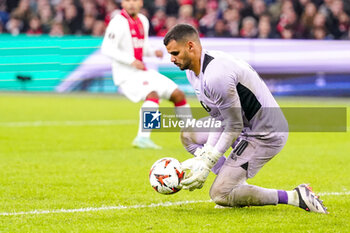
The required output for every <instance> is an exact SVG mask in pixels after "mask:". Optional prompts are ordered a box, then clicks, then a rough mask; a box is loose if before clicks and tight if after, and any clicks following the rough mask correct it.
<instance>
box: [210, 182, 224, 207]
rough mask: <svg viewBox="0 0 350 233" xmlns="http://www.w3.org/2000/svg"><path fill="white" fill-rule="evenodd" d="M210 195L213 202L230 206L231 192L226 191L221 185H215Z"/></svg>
mask: <svg viewBox="0 0 350 233" xmlns="http://www.w3.org/2000/svg"><path fill="white" fill-rule="evenodd" d="M209 196H210V198H211V200H212V201H213V202H215V204H217V205H221V206H228V205H229V202H228V196H229V192H226V191H224V190H223V189H222V188H220V186H218V185H213V186H212V187H211V189H210V191H209Z"/></svg>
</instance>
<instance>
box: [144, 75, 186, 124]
mask: <svg viewBox="0 0 350 233" xmlns="http://www.w3.org/2000/svg"><path fill="white" fill-rule="evenodd" d="M149 72H150V73H152V76H151V77H150V79H152V80H151V81H152V84H153V87H154V90H156V91H157V93H158V94H159V97H160V98H161V99H166V100H169V101H171V102H173V103H174V105H175V115H176V116H177V117H178V118H179V119H181V120H186V119H188V118H192V113H191V108H190V105H189V104H188V103H187V100H186V96H185V93H183V91H181V90H180V89H179V88H178V86H177V85H176V83H175V82H174V81H172V80H171V79H169V78H167V77H166V76H164V75H162V74H160V73H158V72H155V71H154V70H150V71H149Z"/></svg>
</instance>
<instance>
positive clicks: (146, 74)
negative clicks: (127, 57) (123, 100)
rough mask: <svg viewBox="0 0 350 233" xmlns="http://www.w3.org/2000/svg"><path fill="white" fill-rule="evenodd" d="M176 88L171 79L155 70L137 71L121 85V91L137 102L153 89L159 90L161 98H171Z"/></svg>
mask: <svg viewBox="0 0 350 233" xmlns="http://www.w3.org/2000/svg"><path fill="white" fill-rule="evenodd" d="M176 88H177V85H176V84H175V83H174V82H173V81H172V80H171V79H169V78H167V77H165V76H164V75H162V74H160V73H158V72H156V71H155V70H147V71H141V70H140V71H136V72H134V73H133V74H132V75H131V76H130V77H128V79H127V80H125V81H123V82H122V83H121V84H120V85H119V89H120V91H121V93H123V94H124V95H125V96H126V97H127V98H128V99H130V100H131V101H132V102H135V103H136V102H139V101H141V100H145V99H146V96H147V95H148V94H149V93H151V92H152V91H155V92H157V94H158V96H159V98H161V99H167V100H169V99H170V96H171V94H172V93H173V92H174V90H175V89H176Z"/></svg>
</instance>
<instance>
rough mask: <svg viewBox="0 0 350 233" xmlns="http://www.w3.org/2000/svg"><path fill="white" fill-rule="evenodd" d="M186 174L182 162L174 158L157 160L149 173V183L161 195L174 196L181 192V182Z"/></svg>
mask: <svg viewBox="0 0 350 233" xmlns="http://www.w3.org/2000/svg"><path fill="white" fill-rule="evenodd" d="M183 177H184V172H183V171H182V170H181V168H180V162H179V161H178V160H177V159H174V158H168V157H167V158H162V159H159V160H157V161H156V162H155V163H154V164H153V165H152V167H151V170H150V172H149V181H150V182H151V186H152V188H153V189H154V190H156V191H157V192H158V193H161V194H173V193H176V192H178V191H180V190H181V186H180V182H181V180H182V178H183Z"/></svg>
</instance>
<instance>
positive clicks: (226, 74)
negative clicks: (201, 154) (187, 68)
mask: <svg viewBox="0 0 350 233" xmlns="http://www.w3.org/2000/svg"><path fill="white" fill-rule="evenodd" d="M212 63H213V64H209V66H208V68H207V69H208V70H207V71H206V74H205V75H206V79H205V85H204V88H205V89H207V92H208V93H209V97H210V99H211V100H212V101H213V102H214V104H215V106H216V107H217V108H218V111H219V112H220V114H221V117H222V119H223V125H224V130H223V132H222V133H221V135H220V137H219V139H218V140H217V142H216V144H215V145H211V146H214V147H215V149H216V150H217V151H219V152H220V153H225V152H226V151H227V150H228V149H229V148H230V146H231V145H232V144H233V143H234V141H235V140H236V139H237V137H238V136H239V135H240V134H241V132H242V129H243V119H242V112H241V103H240V99H239V96H238V93H237V89H236V85H237V74H236V73H235V72H234V70H233V68H232V65H230V63H229V62H225V61H223V62H221V61H215V60H213V61H212Z"/></svg>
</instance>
